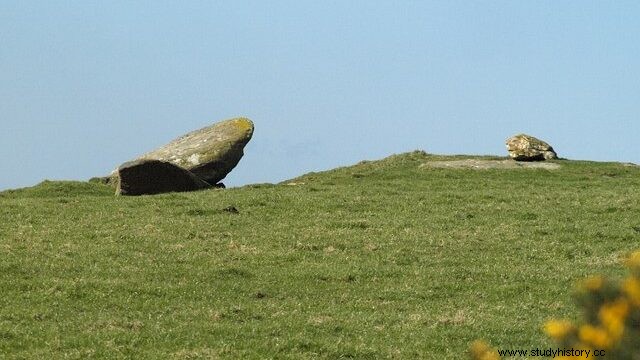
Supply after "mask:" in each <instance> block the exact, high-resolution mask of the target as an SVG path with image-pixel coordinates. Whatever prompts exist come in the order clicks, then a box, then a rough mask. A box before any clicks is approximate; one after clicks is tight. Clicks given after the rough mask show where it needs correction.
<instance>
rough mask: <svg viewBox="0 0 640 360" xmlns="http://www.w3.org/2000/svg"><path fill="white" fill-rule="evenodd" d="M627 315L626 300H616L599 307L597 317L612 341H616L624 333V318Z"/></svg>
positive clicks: (627, 304)
mask: <svg viewBox="0 0 640 360" xmlns="http://www.w3.org/2000/svg"><path fill="white" fill-rule="evenodd" d="M628 314H629V302H628V301H627V300H626V299H624V298H623V299H616V300H615V301H613V302H610V303H606V304H604V305H602V306H601V307H600V311H599V312H598V317H599V318H600V321H601V322H602V325H604V327H605V329H607V331H608V332H609V335H611V337H612V338H613V340H614V341H615V340H618V339H620V338H621V337H622V334H623V332H624V322H625V318H626V317H627V315H628Z"/></svg>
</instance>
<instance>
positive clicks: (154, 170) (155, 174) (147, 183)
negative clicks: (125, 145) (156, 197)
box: [116, 159, 211, 195]
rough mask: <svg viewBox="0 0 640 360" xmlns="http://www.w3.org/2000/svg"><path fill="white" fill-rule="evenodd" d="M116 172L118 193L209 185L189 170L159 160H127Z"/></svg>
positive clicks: (151, 192)
mask: <svg viewBox="0 0 640 360" xmlns="http://www.w3.org/2000/svg"><path fill="white" fill-rule="evenodd" d="M117 173H118V181H117V185H116V194H118V195H151V194H161V193H167V192H182V191H194V190H200V189H205V188H209V187H211V185H210V184H208V183H207V182H205V181H203V180H202V179H200V178H198V177H197V176H195V175H194V174H192V173H191V172H190V171H189V170H185V169H183V168H181V167H179V166H177V165H174V164H172V163H170V162H166V161H160V160H149V159H141V160H134V161H129V162H126V163H124V164H122V165H120V167H119V168H118V170H117Z"/></svg>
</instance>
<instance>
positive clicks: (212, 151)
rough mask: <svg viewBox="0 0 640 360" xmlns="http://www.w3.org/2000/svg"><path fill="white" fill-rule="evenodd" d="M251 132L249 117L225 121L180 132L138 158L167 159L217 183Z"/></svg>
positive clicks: (232, 165) (239, 155) (206, 179)
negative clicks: (175, 136) (180, 134)
mask: <svg viewBox="0 0 640 360" xmlns="http://www.w3.org/2000/svg"><path fill="white" fill-rule="evenodd" d="M252 135H253V122H251V120H249V119H247V118H235V119H230V120H225V121H221V122H218V123H215V124H213V125H211V126H207V127H205V128H202V129H200V130H195V131H192V132H190V133H188V134H186V135H183V136H181V137H179V138H177V139H175V140H173V141H171V142H170V143H168V144H167V145H165V146H162V147H161V148H158V149H156V150H153V151H151V152H148V153H146V154H144V155H142V156H140V157H139V158H138V160H141V159H147V160H160V161H167V162H170V163H172V164H174V165H177V166H179V167H181V168H183V169H186V170H189V171H190V172H192V173H193V174H194V175H196V176H197V177H199V178H200V179H202V180H204V181H205V182H207V183H209V184H216V183H218V182H219V181H220V180H222V179H224V178H225V176H227V174H228V173H229V172H231V170H232V169H233V168H234V167H235V166H236V165H237V164H238V162H239V161H240V159H241V158H242V155H243V154H244V153H243V149H244V147H245V145H246V144H247V143H248V142H249V140H251V136H252Z"/></svg>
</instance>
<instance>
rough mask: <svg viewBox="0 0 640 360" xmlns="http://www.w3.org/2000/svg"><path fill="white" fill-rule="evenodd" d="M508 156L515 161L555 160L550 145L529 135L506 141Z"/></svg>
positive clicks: (516, 136) (554, 154) (520, 135)
mask: <svg viewBox="0 0 640 360" xmlns="http://www.w3.org/2000/svg"><path fill="white" fill-rule="evenodd" d="M506 144H507V151H509V156H510V157H511V158H512V159H514V160H516V161H543V160H553V159H557V158H558V155H557V154H556V152H555V151H554V150H553V148H552V147H551V145H549V144H547V143H546V142H544V141H542V140H540V139H537V138H535V137H533V136H531V135H526V134H518V135H515V136H512V137H510V138H508V139H507V141H506Z"/></svg>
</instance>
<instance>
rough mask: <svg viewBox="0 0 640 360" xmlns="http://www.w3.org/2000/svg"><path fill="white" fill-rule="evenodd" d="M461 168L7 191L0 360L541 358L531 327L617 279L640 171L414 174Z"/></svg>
mask: <svg viewBox="0 0 640 360" xmlns="http://www.w3.org/2000/svg"><path fill="white" fill-rule="evenodd" d="M462 158H470V157H469V156H465V157H448V156H434V155H427V154H425V153H423V152H418V151H417V152H413V153H407V154H401V155H394V156H391V157H389V158H386V159H383V160H380V161H372V162H362V163H360V164H357V165H355V166H352V167H345V168H339V169H335V170H332V171H327V172H322V173H311V174H307V175H304V176H302V177H300V178H297V179H293V180H291V181H287V182H285V183H283V184H277V185H273V184H259V185H248V186H245V187H241V188H234V189H226V190H207V191H200V192H193V193H174V194H165V195H157V196H142V197H116V196H114V195H113V189H112V188H109V187H107V186H105V185H101V184H93V183H83V182H49V181H47V182H43V183H41V184H39V185H38V186H35V187H32V188H27V189H21V190H11V191H5V192H2V193H0V294H2V296H0V358H8V359H13V358H15V359H18V358H29V359H31V358H33V359H36V358H43V359H44V358H65V359H85V358H135V359H141V358H149V359H155V358H169V359H209V358H213V359H216V358H242V359H264V358H285V359H286V358H289V359H305V358H308V359H311V358H326V359H351V358H353V359H378V358H396V359H416V358H423V359H461V358H464V356H465V355H464V354H465V352H466V350H467V349H468V346H469V343H470V342H471V341H472V340H474V339H477V338H484V339H486V340H489V341H490V342H491V343H492V344H493V345H494V346H495V347H497V348H500V349H518V348H526V349H531V348H535V347H538V348H545V347H546V348H548V347H550V346H552V345H553V344H551V343H550V341H549V340H547V339H546V338H545V336H544V335H543V334H542V332H541V330H540V326H541V324H542V323H543V322H544V321H545V320H546V319H548V318H551V317H554V318H561V317H568V318H576V317H578V316H579V314H578V313H577V310H576V308H575V307H574V306H573V303H572V301H571V293H572V290H573V287H574V284H575V282H576V281H577V280H579V279H581V278H583V277H584V276H586V275H588V274H594V273H603V274H609V275H618V274H622V273H623V272H624V269H623V267H622V266H621V264H620V261H621V259H623V258H624V256H625V255H627V254H628V253H629V252H630V251H631V250H633V249H637V248H640V207H639V206H638V204H639V203H640V167H636V166H628V165H624V164H619V163H596V162H586V161H566V160H559V161H556V162H555V163H558V164H560V165H561V167H560V168H559V169H557V170H545V169H524V168H523V169H486V170H473V169H447V168H433V167H429V166H423V164H424V163H427V162H430V161H436V160H455V159H462ZM475 158H478V157H475ZM483 159H490V158H488V157H484V158H483ZM230 206H233V207H235V208H236V209H237V210H238V213H235V212H233V211H228V210H224V209H226V208H228V207H230Z"/></svg>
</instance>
